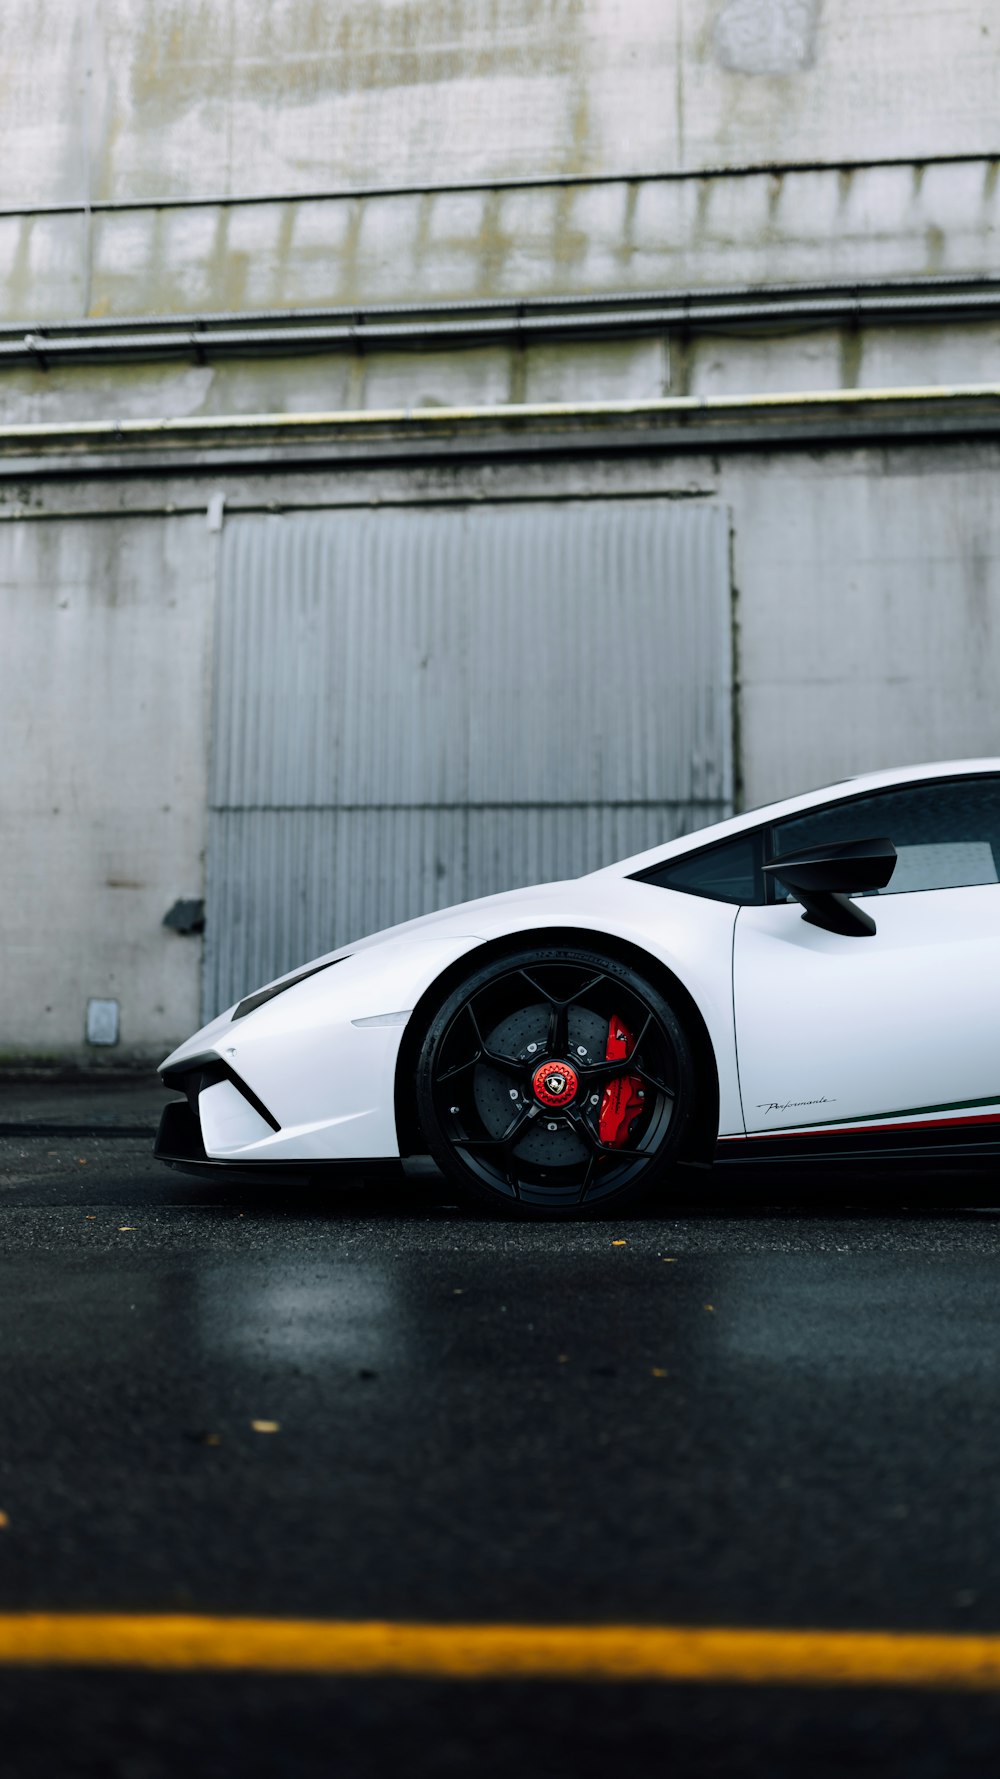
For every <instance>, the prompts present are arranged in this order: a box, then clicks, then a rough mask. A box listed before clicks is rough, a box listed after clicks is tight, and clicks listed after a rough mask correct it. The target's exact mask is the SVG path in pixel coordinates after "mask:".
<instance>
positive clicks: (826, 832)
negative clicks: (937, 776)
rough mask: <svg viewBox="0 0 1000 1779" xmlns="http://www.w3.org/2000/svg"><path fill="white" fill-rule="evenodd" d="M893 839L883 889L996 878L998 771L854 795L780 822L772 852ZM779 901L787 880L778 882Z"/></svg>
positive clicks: (901, 890)
mask: <svg viewBox="0 0 1000 1779" xmlns="http://www.w3.org/2000/svg"><path fill="white" fill-rule="evenodd" d="M876 838H880V839H881V838H884V839H887V840H891V841H892V843H893V845H894V846H895V848H896V853H897V855H898V856H897V861H896V869H895V870H894V872H893V874H892V877H891V878H890V880H889V882H888V884H887V886H886V888H885V889H884V890H878V891H872V892H871V893H872V894H873V895H883V896H894V895H900V894H905V893H906V892H907V891H908V890H933V889H957V888H959V887H960V886H962V885H964V884H972V883H996V882H997V881H998V879H1000V778H953V779H941V780H939V781H938V782H937V783H935V784H920V785H903V786H900V788H899V789H898V790H893V791H880V792H877V793H876V794H875V795H874V796H871V797H853V798H850V799H848V800H846V801H845V802H843V803H836V804H834V805H832V806H831V807H830V808H828V809H818V810H816V811H815V812H811V813H810V814H809V815H802V816H796V817H794V818H793V819H792V820H791V821H786V822H778V823H776V824H775V826H774V827H773V828H772V830H771V857H772V858H774V857H776V856H777V855H778V854H780V853H783V852H797V851H798V850H799V848H800V847H806V846H821V845H824V844H826V843H827V842H834V841H838V840H842V841H847V840H874V839H876ZM778 894H779V899H782V900H784V899H785V895H784V887H783V886H779V890H778Z"/></svg>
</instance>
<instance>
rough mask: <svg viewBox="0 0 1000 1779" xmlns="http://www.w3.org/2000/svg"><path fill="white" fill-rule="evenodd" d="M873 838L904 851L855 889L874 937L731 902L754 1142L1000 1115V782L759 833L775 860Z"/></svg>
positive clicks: (971, 1131) (880, 797)
mask: <svg viewBox="0 0 1000 1779" xmlns="http://www.w3.org/2000/svg"><path fill="white" fill-rule="evenodd" d="M876 837H884V838H888V839H889V840H891V841H892V842H893V844H894V845H895V847H896V850H897V854H898V858H897V864H896V868H895V871H894V872H893V876H892V878H891V879H890V882H889V884H888V886H887V888H886V889H885V890H883V891H881V892H880V893H878V894H877V895H876V894H872V895H866V896H865V897H863V898H861V897H859V898H856V900H857V901H858V902H859V903H860V905H861V906H862V907H863V908H865V909H866V910H867V911H868V912H869V913H871V914H873V915H874V918H875V923H876V931H875V933H874V934H871V935H870V936H865V937H860V936H854V935H851V936H846V935H844V934H840V933H833V932H829V931H827V930H825V929H824V928H822V927H819V926H816V925H813V924H810V923H809V922H807V921H805V920H804V919H803V918H802V908H801V906H800V905H799V904H798V903H796V902H793V901H790V900H786V901H774V902H772V903H770V904H764V905H761V906H756V907H755V906H744V907H741V909H740V911H739V914H738V916H737V920H736V926H735V932H734V948H733V1002H734V1016H735V1027H736V1044H737V1055H738V1060H739V1071H740V1088H741V1095H742V1101H743V1115H744V1122H745V1126H746V1131H747V1134H748V1135H758V1136H759V1135H760V1134H762V1133H765V1132H769V1131H773V1132H785V1133H790V1132H793V1131H797V1132H799V1133H809V1132H824V1131H827V1132H829V1133H830V1134H831V1135H834V1134H836V1133H837V1132H839V1133H841V1134H843V1135H846V1134H848V1132H849V1131H850V1130H851V1128H852V1127H854V1126H859V1125H860V1126H861V1127H862V1128H863V1129H867V1130H869V1131H870V1130H873V1129H878V1128H880V1127H886V1128H888V1129H892V1128H893V1127H902V1128H908V1127H910V1128H913V1129H914V1131H915V1132H919V1131H921V1130H922V1129H923V1128H924V1127H930V1126H931V1125H943V1126H954V1127H955V1130H956V1135H958V1134H962V1135H969V1136H979V1135H981V1134H982V1132H981V1131H980V1130H979V1129H978V1127H979V1126H980V1125H981V1124H984V1123H987V1122H990V1121H992V1122H1000V882H998V876H1000V778H997V777H996V776H992V775H985V774H977V775H970V776H964V777H955V778H952V779H946V780H945V779H939V780H932V781H928V780H925V781H923V782H921V783H918V784H909V785H903V786H898V787H896V788H895V789H892V790H888V791H884V792H878V793H875V794H869V795H867V796H863V797H857V798H841V799H840V800H838V801H837V802H836V803H834V804H830V805H828V806H826V807H825V808H822V809H818V810H814V811H810V812H808V813H807V814H805V815H800V816H796V817H794V818H790V819H788V820H785V821H782V822H778V823H775V824H774V826H773V827H772V828H771V829H769V830H768V831H767V832H766V833H765V836H764V840H765V846H766V847H767V848H768V849H769V853H770V856H771V857H772V858H773V857H776V856H780V855H781V854H782V853H789V852H792V851H795V850H796V849H799V848H804V847H808V846H812V845H825V844H828V843H829V844H832V843H836V842H841V843H843V842H852V841H856V840H861V839H872V838H876ZM778 893H779V894H781V893H782V891H781V886H780V884H779V886H778ZM908 1140H919V1139H918V1138H915V1139H908Z"/></svg>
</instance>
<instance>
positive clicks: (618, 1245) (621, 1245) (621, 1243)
mask: <svg viewBox="0 0 1000 1779" xmlns="http://www.w3.org/2000/svg"><path fill="white" fill-rule="evenodd" d="M611 1246H612V1247H613V1248H627V1247H628V1242H627V1241H625V1240H624V1239H623V1240H621V1241H618V1242H612V1244H611Z"/></svg>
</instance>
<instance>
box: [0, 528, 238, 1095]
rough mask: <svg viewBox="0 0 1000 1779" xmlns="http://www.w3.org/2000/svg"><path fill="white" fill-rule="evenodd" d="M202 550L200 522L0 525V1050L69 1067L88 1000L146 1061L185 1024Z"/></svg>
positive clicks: (199, 778) (193, 1008) (203, 628)
mask: <svg viewBox="0 0 1000 1779" xmlns="http://www.w3.org/2000/svg"><path fill="white" fill-rule="evenodd" d="M216 541H217V540H216V539H215V537H213V536H212V535H210V534H209V532H208V531H207V529H206V525H205V519H204V517H201V518H200V519H194V518H188V519H176V520H175V521H174V522H172V523H169V524H164V523H163V522H162V521H160V520H153V521H149V520H143V519H133V520H126V521H124V522H123V523H120V524H114V523H109V522H108V521H106V520H104V521H101V522H99V523H97V524H91V523H88V522H86V521H83V522H72V521H64V522H62V523H59V524H55V525H45V524H38V525H12V526H4V527H3V528H2V529H0V602H2V631H3V637H4V647H3V649H2V651H0V712H2V716H0V727H2V735H3V742H2V748H3V758H4V761H5V771H4V846H3V848H2V849H0V901H2V904H3V908H4V962H3V981H4V992H3V995H2V996H0V1056H15V1057H16V1056H23V1055H25V1054H29V1055H31V1054H33V1055H37V1056H39V1057H43V1058H44V1057H49V1056H56V1057H60V1058H72V1057H74V1056H76V1057H82V1056H83V1055H84V1054H89V1056H90V1058H91V1059H93V1057H94V1054H95V1053H94V1052H93V1051H90V1052H89V1053H87V1052H85V1047H84V1042H83V1037H84V1021H85V1012H86V1003H87V1000H88V998H90V997H91V996H94V997H97V998H101V999H115V1000H119V1001H120V1002H121V1043H120V1045H119V1046H118V1048H117V1049H116V1050H114V1051H105V1052H103V1053H100V1052H98V1053H97V1054H98V1055H99V1056H100V1055H101V1054H103V1056H104V1057H106V1058H108V1057H112V1056H113V1057H114V1059H115V1060H116V1061H118V1060H123V1059H124V1060H128V1059H130V1058H136V1057H146V1058H148V1059H149V1060H151V1061H157V1060H159V1057H160V1056H162V1055H163V1053H164V1050H165V1048H166V1046H167V1041H168V1040H170V1039H172V1038H174V1037H175V1036H176V1035H178V1034H179V1033H181V1032H183V1031H186V1030H190V1029H191V1028H192V1027H193V1026H194V1025H195V1024H196V1021H197V1013H198V977H199V963H200V958H199V952H200V946H199V944H198V941H197V940H192V939H190V938H181V937H178V935H177V934H176V933H172V932H169V931H167V930H166V929H165V928H164V927H163V926H162V924H161V923H162V920H163V916H164V914H165V913H166V912H167V910H168V908H169V907H170V906H171V904H172V903H173V902H174V901H175V900H176V899H177V898H178V897H180V896H191V895H195V896H197V895H199V894H200V893H201V891H200V885H201V871H202V865H201V849H202V845H203V828H204V820H205V815H204V810H205V799H206V718H207V695H208V671H209V651H208V639H209V636H210V625H211V618H212V597H213V587H214V582H213V561H214V548H215V544H216Z"/></svg>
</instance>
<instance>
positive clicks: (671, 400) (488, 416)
mask: <svg viewBox="0 0 1000 1779" xmlns="http://www.w3.org/2000/svg"><path fill="white" fill-rule="evenodd" d="M970 402H971V403H974V404H977V405H979V404H987V403H1000V383H954V384H928V385H924V386H920V385H916V386H914V385H909V386H905V387H902V388H892V387H890V388H880V389H812V390H780V391H778V392H771V391H769V392H767V393H766V394H750V395H670V396H657V397H650V398H646V399H643V400H637V401H591V402H520V403H514V402H503V403H496V404H494V405H493V406H478V407H477V406H470V407H450V408H448V407H434V408H343V409H331V410H329V411H320V412H317V413H303V414H191V415H181V416H171V417H168V418H159V419H142V420H79V421H73V422H67V421H31V422H26V423H24V424H20V425H13V426H0V447H3V446H6V445H14V444H19V443H21V442H23V443H25V444H32V443H34V444H48V443H52V444H63V443H70V442H72V441H77V440H88V441H89V440H93V441H95V442H98V441H100V442H107V443H109V444H121V443H123V442H124V441H126V440H129V439H136V440H142V439H150V440H156V441H159V440H164V439H171V438H176V439H179V440H184V439H186V438H191V437H193V438H196V439H197V438H199V437H205V436H208V435H211V434H217V435H221V434H227V435H232V434H237V435H240V434H242V435H244V436H246V437H247V438H252V437H255V436H259V435H260V434H262V433H266V432H273V433H275V434H277V435H279V436H280V435H282V434H284V435H285V436H287V435H289V434H291V433H296V432H298V433H302V434H305V435H308V434H315V433H317V432H321V431H324V430H334V429H336V430H338V431H356V432H364V431H372V430H374V429H375V428H377V427H387V426H390V427H404V428H407V429H412V428H416V427H424V428H428V429H434V430H439V429H448V428H455V427H464V426H481V425H483V424H484V423H485V424H489V423H492V424H494V425H500V426H511V425H520V424H523V423H524V422H527V421H536V420H541V421H574V420H581V421H587V420H618V419H635V420H658V419H663V420H667V419H671V418H677V419H680V418H682V417H684V416H687V415H701V414H719V415H733V416H737V417H739V416H742V415H762V416H767V415H768V414H778V415H780V414H781V413H783V412H787V411H788V410H790V409H799V410H804V411H807V412H808V411H810V410H812V411H814V412H817V413H825V412H829V411H830V410H831V409H842V410H845V411H848V412H851V411H854V412H856V411H859V410H865V409H871V408H874V407H876V406H880V405H881V406H887V405H889V406H897V407H898V406H902V407H910V408H913V407H916V406H922V407H925V408H929V409H935V408H937V409H941V408H944V407H947V406H949V405H955V404H957V403H970Z"/></svg>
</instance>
